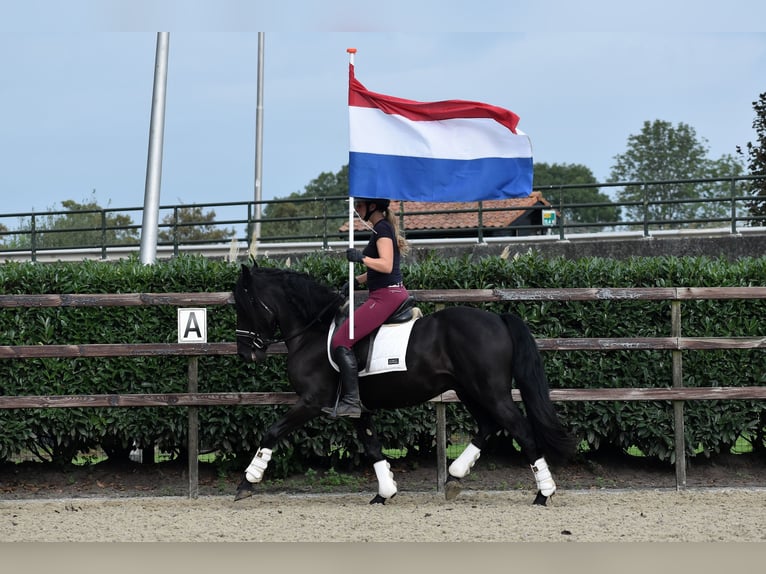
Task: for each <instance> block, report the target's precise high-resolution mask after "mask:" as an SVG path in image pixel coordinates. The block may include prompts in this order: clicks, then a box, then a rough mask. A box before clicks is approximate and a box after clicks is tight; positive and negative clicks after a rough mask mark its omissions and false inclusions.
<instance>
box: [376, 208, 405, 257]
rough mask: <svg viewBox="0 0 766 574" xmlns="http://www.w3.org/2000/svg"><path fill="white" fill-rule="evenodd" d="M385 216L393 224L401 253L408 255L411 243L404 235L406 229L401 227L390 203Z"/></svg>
mask: <svg viewBox="0 0 766 574" xmlns="http://www.w3.org/2000/svg"><path fill="white" fill-rule="evenodd" d="M383 216H384V217H385V218H386V221H388V222H389V223H390V224H391V227H393V228H394V237H395V239H396V244H397V245H398V246H399V253H400V254H402V255H407V253H409V251H410V244H409V243H408V242H407V239H406V238H405V237H404V230H403V229H400V228H399V222H398V221H397V220H396V216H395V215H394V214H393V212H392V211H391V205H390V204H389V206H388V207H387V208H386V209H385V211H384V213H383Z"/></svg>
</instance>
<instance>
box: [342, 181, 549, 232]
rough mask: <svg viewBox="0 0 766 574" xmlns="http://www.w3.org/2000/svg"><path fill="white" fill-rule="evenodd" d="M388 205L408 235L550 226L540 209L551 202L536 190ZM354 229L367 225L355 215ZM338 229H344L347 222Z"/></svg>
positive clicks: (529, 229) (540, 229)
mask: <svg viewBox="0 0 766 574" xmlns="http://www.w3.org/2000/svg"><path fill="white" fill-rule="evenodd" d="M391 209H392V210H393V212H394V213H395V214H397V216H398V217H399V218H400V221H402V223H403V226H404V229H405V230H406V233H407V238H408V239H436V238H444V237H479V236H481V237H508V236H514V237H516V236H529V235H546V234H547V233H548V230H549V229H550V227H549V226H545V225H543V210H550V209H551V204H550V203H549V202H548V201H547V200H546V199H545V198H544V197H543V196H542V193H540V192H539V191H533V192H532V193H531V194H530V196H529V197H518V198H512V199H497V200H491V201H482V202H466V203H455V202H420V201H401V202H400V201H393V202H391ZM354 229H355V231H356V232H359V233H360V235H361V236H364V237H366V233H365V232H366V231H367V229H366V228H365V226H364V224H363V223H362V221H360V220H359V219H358V218H357V219H355V222H354ZM340 230H341V231H342V232H346V231H348V223H344V224H343V225H342V226H341V228H340Z"/></svg>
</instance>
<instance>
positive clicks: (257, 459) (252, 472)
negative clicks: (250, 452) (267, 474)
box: [245, 448, 272, 482]
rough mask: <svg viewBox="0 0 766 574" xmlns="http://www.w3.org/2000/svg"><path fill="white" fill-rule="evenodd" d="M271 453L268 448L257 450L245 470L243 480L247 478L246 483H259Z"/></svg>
mask: <svg viewBox="0 0 766 574" xmlns="http://www.w3.org/2000/svg"><path fill="white" fill-rule="evenodd" d="M271 452H272V451H271V449H270V448H259V449H258V452H256V453H255V456H254V457H253V460H252V461H251V462H250V466H248V467H247V470H245V478H247V481H248V482H261V479H262V478H263V473H264V471H265V470H266V467H267V466H269V461H270V460H271Z"/></svg>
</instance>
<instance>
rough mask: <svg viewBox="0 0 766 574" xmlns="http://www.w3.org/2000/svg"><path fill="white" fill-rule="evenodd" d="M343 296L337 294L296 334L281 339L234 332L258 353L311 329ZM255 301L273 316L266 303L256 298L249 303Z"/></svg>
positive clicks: (254, 332) (253, 332) (249, 332)
mask: <svg viewBox="0 0 766 574" xmlns="http://www.w3.org/2000/svg"><path fill="white" fill-rule="evenodd" d="M342 299H343V296H342V295H340V294H338V295H336V296H335V298H334V299H333V300H331V301H330V302H329V303H328V304H327V305H325V306H324V307H322V309H320V311H319V313H317V315H316V317H314V318H313V319H312V320H311V321H309V322H308V323H306V324H305V325H304V326H303V327H301V328H300V329H298V330H297V331H296V332H294V333H292V334H291V335H288V336H285V337H282V338H281V339H264V338H263V337H261V334H260V333H258V332H256V331H246V330H244V329H237V330H236V331H235V334H236V336H237V337H247V338H248V339H250V346H251V347H253V348H255V349H258V350H259V351H265V350H266V349H268V347H269V345H273V344H274V343H286V342H287V341H289V340H291V339H295V338H296V337H298V336H300V335H302V334H303V333H305V332H306V331H308V330H309V329H310V328H311V327H313V326H314V325H315V324H316V323H318V322H319V320H320V319H321V318H322V315H324V314H325V313H326V312H327V311H329V310H330V308H331V307H332V306H333V305H336V304H337V303H338V301H339V300H342ZM255 301H257V302H258V303H259V304H260V305H261V306H262V307H263V308H264V309H266V311H268V312H269V313H270V314H271V315H272V316H275V313H274V312H273V311H272V310H271V309H270V308H269V306H268V305H266V303H264V302H263V301H261V300H260V299H258V298H257V297H253V298H252V299H251V300H250V302H251V303H255Z"/></svg>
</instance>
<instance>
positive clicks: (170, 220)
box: [157, 205, 237, 245]
mask: <svg viewBox="0 0 766 574" xmlns="http://www.w3.org/2000/svg"><path fill="white" fill-rule="evenodd" d="M162 225H163V227H166V229H163V231H160V232H159V233H158V234H157V235H158V237H159V239H160V240H161V241H165V242H170V243H173V244H174V245H180V244H184V243H202V242H209V243H213V242H216V241H226V240H228V239H231V238H232V237H234V235H236V233H237V232H236V230H235V229H227V228H225V227H223V228H221V227H218V226H217V225H216V224H215V210H213V209H211V210H210V211H208V212H207V213H205V212H203V211H202V208H201V207H198V206H195V205H192V206H187V207H177V208H175V209H174V210H173V213H171V214H168V215H166V216H165V217H164V218H163V219H162Z"/></svg>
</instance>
